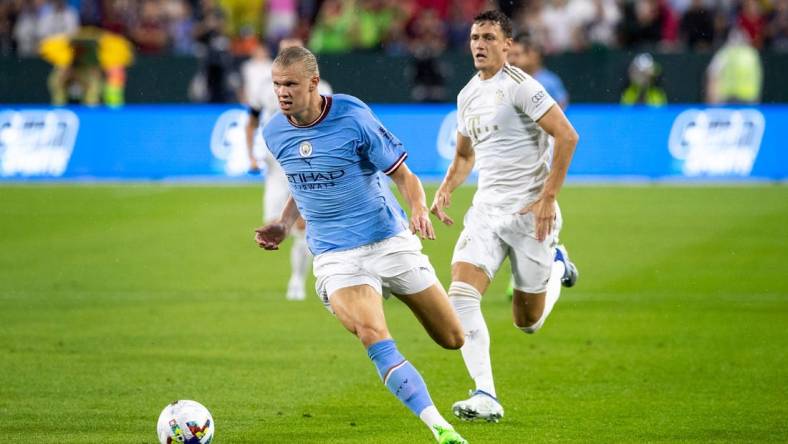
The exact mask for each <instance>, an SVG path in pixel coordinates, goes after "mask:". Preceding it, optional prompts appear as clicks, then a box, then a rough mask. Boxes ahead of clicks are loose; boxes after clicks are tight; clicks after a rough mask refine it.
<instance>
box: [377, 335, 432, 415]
mask: <svg viewBox="0 0 788 444" xmlns="http://www.w3.org/2000/svg"><path fill="white" fill-rule="evenodd" d="M367 354H369V359H371V360H372V362H373V363H374V364H375V367H377V369H378V374H379V375H380V378H381V379H382V380H383V383H384V384H385V385H386V387H388V388H389V390H390V391H391V393H393V394H394V396H396V397H397V399H399V400H400V401H402V403H403V404H405V405H406V406H407V407H408V408H409V409H410V411H411V412H413V413H414V414H415V415H416V416H419V414H420V413H421V412H422V411H423V410H424V409H425V408H427V407H429V406H431V405H432V399H431V398H430V394H429V392H428V391H427V385H426V384H424V380H423V379H422V378H421V375H420V374H419V372H418V371H417V370H416V367H414V366H413V365H412V364H411V363H410V362H408V361H406V360H405V358H404V357H403V356H402V355H401V354H400V352H399V351H398V350H397V346H396V345H395V344H394V340H392V339H385V340H383V341H380V342H376V343H374V344H372V345H371V346H370V347H369V348H368V349H367Z"/></svg>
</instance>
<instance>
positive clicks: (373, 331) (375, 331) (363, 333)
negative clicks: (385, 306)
mask: <svg viewBox="0 0 788 444" xmlns="http://www.w3.org/2000/svg"><path fill="white" fill-rule="evenodd" d="M355 333H356V336H358V339H359V340H361V343H362V344H364V345H365V346H369V345H371V344H375V343H377V342H380V341H382V340H384V339H388V336H389V334H388V331H387V330H386V329H385V328H382V327H378V326H375V325H370V324H359V325H356V328H355Z"/></svg>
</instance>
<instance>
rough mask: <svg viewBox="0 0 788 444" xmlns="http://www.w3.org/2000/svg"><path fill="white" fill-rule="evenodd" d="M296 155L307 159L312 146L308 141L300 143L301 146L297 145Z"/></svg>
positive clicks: (310, 153)
mask: <svg viewBox="0 0 788 444" xmlns="http://www.w3.org/2000/svg"><path fill="white" fill-rule="evenodd" d="M298 153H299V154H301V157H309V156H311V155H312V144H311V143H309V142H308V141H303V142H301V145H298Z"/></svg>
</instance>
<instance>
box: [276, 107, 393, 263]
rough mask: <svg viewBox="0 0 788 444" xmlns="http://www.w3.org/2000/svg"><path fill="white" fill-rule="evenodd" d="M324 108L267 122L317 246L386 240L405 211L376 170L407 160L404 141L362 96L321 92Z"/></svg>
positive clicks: (318, 248)
mask: <svg viewBox="0 0 788 444" xmlns="http://www.w3.org/2000/svg"><path fill="white" fill-rule="evenodd" d="M323 100H324V108H323V113H322V114H321V115H320V117H318V119H317V120H316V121H315V122H313V123H312V124H310V125H303V126H299V125H296V124H295V123H293V122H292V121H290V120H289V119H288V118H287V117H285V116H284V115H283V114H282V113H277V114H276V115H275V116H274V117H273V118H271V120H270V121H269V122H268V124H267V125H266V126H265V128H264V129H263V138H264V139H265V142H266V145H267V146H268V149H269V150H270V151H271V154H272V155H273V156H274V158H275V159H276V160H277V162H279V164H280V165H281V166H282V169H283V170H284V171H285V174H286V175H287V182H288V186H289V187H290V192H291V194H292V195H293V198H294V199H295V202H296V204H297V206H298V210H299V211H300V212H301V216H302V217H303V218H304V220H305V221H306V222H307V224H306V231H307V242H308V243H309V249H310V250H312V253H313V254H315V255H317V254H321V253H325V252H327V251H341V250H349V249H351V248H356V247H359V246H362V245H367V244H371V243H373V242H378V241H381V240H384V239H388V238H390V237H393V236H395V235H397V234H398V233H400V232H402V231H403V230H405V229H407V228H408V223H407V218H406V216H405V212H404V211H403V210H402V208H401V207H400V206H399V203H397V201H396V199H395V198H394V196H393V195H392V194H391V192H390V190H389V189H388V186H387V184H386V183H385V179H384V178H382V177H381V176H380V175H379V174H378V173H379V172H383V173H385V174H391V173H393V172H394V171H395V170H396V169H397V168H398V167H399V166H400V165H401V164H402V162H404V161H405V158H406V157H407V153H406V152H405V149H404V148H403V146H402V143H401V142H400V141H399V140H398V139H397V138H396V137H395V136H394V135H393V134H391V133H390V132H389V131H388V130H387V129H386V128H384V127H383V124H381V123H380V121H379V120H378V119H377V118H376V117H375V115H374V114H372V110H370V109H369V107H368V106H367V105H366V104H364V103H363V102H362V101H360V100H358V99H357V98H355V97H352V96H348V95H345V94H336V95H334V96H333V97H328V96H324V97H323Z"/></svg>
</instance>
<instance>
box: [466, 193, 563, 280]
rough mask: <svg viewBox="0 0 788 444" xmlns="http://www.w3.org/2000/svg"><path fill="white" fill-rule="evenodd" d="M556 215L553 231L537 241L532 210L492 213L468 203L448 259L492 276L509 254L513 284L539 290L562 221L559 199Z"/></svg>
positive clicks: (545, 274)
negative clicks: (524, 212) (470, 265)
mask: <svg viewBox="0 0 788 444" xmlns="http://www.w3.org/2000/svg"><path fill="white" fill-rule="evenodd" d="M555 218H556V220H555V224H554V225H553V230H552V232H551V233H550V234H549V235H548V236H547V238H546V239H545V240H544V241H542V242H539V241H538V240H536V223H535V220H534V214H533V213H527V214H503V215H491V214H488V213H486V212H484V211H481V210H479V209H477V208H474V207H471V208H470V209H469V210H468V212H467V213H466V214H465V218H464V219H463V225H464V228H463V230H462V233H461V234H460V237H459V239H457V245H456V246H455V247H454V255H453V256H452V259H451V263H452V264H455V263H457V262H467V263H469V264H472V265H475V266H477V267H479V268H481V269H482V270H484V272H485V274H487V276H488V277H489V278H490V280H492V278H493V276H495V273H497V272H498V268H499V267H500V266H501V264H502V263H503V260H504V259H505V258H506V256H509V261H510V262H511V265H512V276H513V277H514V288H516V289H518V290H520V291H524V292H526V293H541V292H543V291H545V289H546V288H547V280H548V279H549V278H550V271H551V269H552V265H553V259H554V258H555V246H556V245H557V244H558V232H559V231H561V224H562V222H563V219H562V218H561V209H560V208H559V207H558V203H556V206H555Z"/></svg>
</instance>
